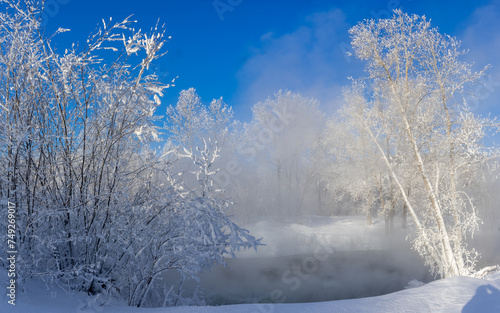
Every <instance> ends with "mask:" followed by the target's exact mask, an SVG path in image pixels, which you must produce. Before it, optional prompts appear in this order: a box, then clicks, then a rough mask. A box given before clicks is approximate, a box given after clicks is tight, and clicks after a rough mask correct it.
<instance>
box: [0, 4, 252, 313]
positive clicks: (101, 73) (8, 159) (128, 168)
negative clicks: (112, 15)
mask: <svg viewBox="0 0 500 313" xmlns="http://www.w3.org/2000/svg"><path fill="white" fill-rule="evenodd" d="M2 5H4V6H5V12H4V13H1V14H0V21H1V27H0V43H1V46H0V69H1V71H0V164H1V169H0V196H1V199H0V200H1V202H0V204H1V205H2V208H4V207H5V206H7V205H8V202H11V203H14V204H15V207H16V209H17V213H16V241H17V243H18V247H17V248H18V249H17V250H18V259H17V264H16V265H17V266H18V269H19V272H18V273H19V278H20V279H19V280H18V283H19V284H20V286H22V281H23V279H28V278H29V277H32V276H43V277H44V278H47V279H49V280H53V281H55V282H59V283H60V282H62V283H64V284H65V285H66V286H68V287H70V288H74V289H77V290H84V291H87V292H89V293H91V294H95V293H100V294H104V295H116V296H119V297H122V298H125V299H128V302H129V304H130V305H137V306H143V305H174V304H183V303H185V302H183V297H182V292H181V289H179V288H175V292H174V289H173V288H174V287H173V285H171V286H168V285H167V286H161V285H160V282H164V280H162V279H161V278H162V277H160V276H161V275H163V274H164V273H165V272H167V271H170V270H174V271H177V272H179V273H181V276H182V278H183V279H184V278H186V277H195V276H196V274H198V273H199V272H200V271H202V270H203V269H206V268H209V267H210V266H213V265H214V264H217V263H223V258H224V256H226V255H231V254H233V255H234V251H235V250H237V249H239V248H241V247H256V246H257V245H258V244H259V242H258V241H257V240H255V238H253V237H252V236H250V235H249V234H248V232H247V231H245V230H243V229H240V228H239V227H238V226H237V225H235V224H234V223H232V222H231V221H230V220H229V218H228V217H227V216H226V215H225V213H224V212H223V210H222V206H223V204H221V202H219V201H216V200H214V199H213V198H212V197H210V196H209V195H208V194H205V193H201V194H196V195H193V194H190V193H188V192H186V190H185V188H184V185H183V182H182V181H181V180H180V179H179V178H178V177H175V179H174V176H175V175H173V173H175V171H174V170H173V162H174V160H172V159H171V158H169V157H168V155H171V154H173V153H174V152H175V151H172V150H167V151H165V155H167V156H165V155H158V154H156V153H154V152H152V151H150V150H149V145H150V144H151V143H152V142H154V141H157V140H158V139H159V136H160V133H159V131H158V129H157V127H156V126H155V122H156V121H157V120H158V117H157V116H156V115H155V110H156V108H157V107H158V105H159V104H160V102H161V100H160V97H161V96H162V92H163V91H164V89H166V88H168V87H169V85H168V84H167V85H165V84H163V83H161V82H159V81H158V80H157V77H156V76H155V75H147V74H146V73H147V69H148V67H149V66H150V65H151V63H152V62H154V60H155V59H157V58H158V57H160V56H162V55H163V52H162V47H163V45H164V44H165V40H166V38H165V35H164V31H163V29H161V28H154V29H153V30H152V31H151V32H150V33H149V34H146V33H143V32H141V31H138V30H134V28H133V22H132V21H130V20H129V19H128V18H127V19H125V20H124V21H121V22H117V23H113V22H112V21H111V19H110V20H109V22H108V21H104V20H103V23H102V26H100V27H99V28H98V29H97V31H96V32H95V33H94V34H93V35H91V36H90V37H89V38H88V40H87V41H86V44H85V45H83V46H80V47H77V46H76V45H73V46H71V47H70V48H68V49H67V50H65V51H64V53H62V54H61V53H58V52H57V51H56V50H55V49H54V48H53V46H52V44H51V39H52V37H46V36H44V35H43V34H44V31H43V29H41V26H40V21H41V20H40V18H41V12H40V8H41V5H40V3H38V2H36V1H35V2H30V1H2ZM64 31H66V30H62V29H59V30H58V31H57V32H56V34H54V36H56V35H57V34H58V33H61V32H64ZM112 56H115V58H114V59H112ZM110 59H112V61H111V62H105V60H106V61H108V60H110ZM222 107H223V106H222V105H220V104H219V103H218V102H216V103H215V104H214V105H213V111H214V112H215V111H217V110H219V111H222V110H223V109H222ZM193 118H194V117H193ZM217 118H219V116H217ZM214 131H217V132H218V134H222V133H223V132H219V130H214ZM203 153H204V152H203V151H202V152H201V154H203ZM212 156H213V155H209V156H208V157H207V159H208V160H211V157H212ZM204 162H205V161H204V160H202V161H201V163H200V164H201V165H200V168H201V169H202V172H203V174H206V175H207V176H208V175H209V174H210V171H211V170H212V169H209V168H208V165H207V164H206V162H205V163H204ZM200 175H201V174H200ZM198 178H199V180H200V182H202V183H201V184H202V186H206V185H207V184H205V183H204V182H203V179H204V177H201V176H200V177H198ZM202 189H203V188H202ZM6 212H7V210H6V209H5V210H4V209H2V211H1V213H0V214H1V215H2V221H1V222H0V223H2V227H3V228H4V227H5V223H6V221H7V218H6V216H5V215H6ZM5 234H7V232H6V231H5V232H2V234H1V235H0V236H5ZM2 238H3V237H2ZM5 253H6V252H5V251H4V250H2V251H1V254H0V260H2V261H3V263H4V264H5ZM181 281H183V280H182V279H181ZM178 285H181V283H180V282H179V283H178ZM177 287H178V286H177Z"/></svg>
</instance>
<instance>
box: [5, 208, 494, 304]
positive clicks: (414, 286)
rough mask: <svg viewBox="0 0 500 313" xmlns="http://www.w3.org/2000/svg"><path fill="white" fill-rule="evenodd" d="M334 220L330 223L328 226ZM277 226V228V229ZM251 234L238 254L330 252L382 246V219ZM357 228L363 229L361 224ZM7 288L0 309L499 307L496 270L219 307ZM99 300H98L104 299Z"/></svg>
mask: <svg viewBox="0 0 500 313" xmlns="http://www.w3.org/2000/svg"><path fill="white" fill-rule="evenodd" d="M333 224H335V227H332V225H333ZM278 227H279V229H277V228H278ZM248 228H249V229H250V230H251V232H252V234H254V235H255V236H257V237H260V236H262V237H264V243H265V244H267V246H266V247H263V248H262V249H259V251H258V252H257V253H256V252H252V251H242V252H240V253H239V255H238V256H239V257H255V256H259V257H261V256H263V257H273V256H284V255H293V254H301V253H312V251H313V250H312V247H313V246H316V245H318V244H319V245H329V246H331V245H333V247H334V250H335V251H342V250H353V249H359V250H365V249H383V248H385V246H386V245H387V244H390V243H389V242H387V241H385V240H383V239H382V238H383V237H382V234H383V232H384V229H383V223H382V222H380V221H376V222H375V224H374V225H373V226H370V227H368V228H366V226H365V225H364V220H363V219H362V218H339V217H336V218H321V219H319V218H313V219H312V220H305V221H300V222H297V223H289V224H286V225H283V224H281V225H279V224H278V223H272V222H260V223H257V224H254V225H249V227H248ZM362 228H363V231H361V229H362ZM7 282H8V278H7V272H6V271H5V269H0V286H2V288H3V290H4V291H7V289H6V288H5V287H6V283H7ZM7 301H8V298H7V293H6V292H2V293H1V294H0V313H10V312H12V313H17V312H22V313H72V312H75V313H76V312H89V313H101V312H102V313H107V312H109V313H122V312H123V313H213V312H217V313H219V312H220V313H296V312H297V313H298V312H300V313H303V312H307V313H324V312H333V313H337V312H377V313H379V312H380V313H382V312H383V313H387V312H389V313H392V312H432V313H437V312H462V313H472V312H474V313H476V312H477V313H489V312H492V313H493V312H496V313H499V312H500V273H496V274H493V275H490V276H489V277H487V278H485V279H476V278H470V277H454V278H449V279H443V280H437V281H433V282H431V283H428V284H422V283H420V282H418V281H412V282H410V283H409V288H408V289H405V290H402V291H398V292H394V293H391V294H386V295H382V296H377V297H370V298H360V299H350V300H338V301H326V302H315V303H296V304H257V303H256V304H239V305H225V306H200V307H170V308H136V307H129V306H127V305H126V304H125V303H124V302H123V301H119V300H110V301H103V300H102V299H99V298H95V297H91V296H88V295H87V294H86V293H83V292H72V293H68V292H67V291H65V290H64V289H62V288H58V287H51V288H50V289H49V288H47V287H46V284H45V283H44V282H42V281H41V280H40V279H33V280H31V281H29V283H27V284H26V289H25V290H24V291H22V292H21V290H17V294H16V305H15V306H12V305H11V304H9V303H8V302H7ZM104 302H105V304H102V303H104Z"/></svg>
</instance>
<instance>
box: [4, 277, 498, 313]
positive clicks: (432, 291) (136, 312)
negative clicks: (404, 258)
mask: <svg viewBox="0 0 500 313" xmlns="http://www.w3.org/2000/svg"><path fill="white" fill-rule="evenodd" d="M1 276H2V277H3V278H5V276H6V275H5V271H2V275H1ZM1 298H2V301H1V303H0V312H13V313H17V312H23V313H70V312H106V313H108V312H109V313H122V312H123V313H215V312H217V313H295V312H300V313H302V312H307V313H324V312H432V313H438V312H462V313H476V312H477V313H488V312H492V313H493V312H500V273H497V274H494V275H492V276H490V277H488V278H487V279H475V278H469V277H454V278H450V279H444V280H439V281H434V282H431V283H429V284H427V285H424V286H421V287H417V288H411V289H406V290H403V291H399V292H395V293H392V294H388V295H384V296H379V297H372V298H363V299H353V300H341V301H330V302H317V303H304V304H243V305H228V306H219V307H176V308H158V309H138V308H133V307H127V306H125V305H123V304H120V303H113V302H112V303H110V304H106V305H104V306H99V305H98V302H99V301H93V302H91V304H90V305H88V306H85V305H84V302H86V301H88V300H89V299H90V298H88V296H86V295H85V294H83V293H77V294H67V293H65V292H64V291H62V290H56V291H48V290H46V289H45V288H44V287H43V284H41V283H40V282H34V283H33V284H30V286H29V287H28V289H27V293H23V294H19V295H18V298H17V304H16V306H15V307H13V306H11V305H9V304H8V303H7V298H6V296H3V297H1Z"/></svg>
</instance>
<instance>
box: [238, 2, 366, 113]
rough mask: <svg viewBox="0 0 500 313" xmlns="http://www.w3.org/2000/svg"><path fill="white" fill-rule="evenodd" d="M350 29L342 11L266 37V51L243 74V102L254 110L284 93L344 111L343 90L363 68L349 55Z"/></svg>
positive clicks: (320, 15)
mask: <svg viewBox="0 0 500 313" xmlns="http://www.w3.org/2000/svg"><path fill="white" fill-rule="evenodd" d="M349 27H350V26H349V25H348V24H347V23H346V21H345V16H344V13H343V12H342V11H341V10H339V9H334V10H331V11H327V12H320V13H315V14H313V15H311V16H309V17H307V18H306V20H305V23H304V25H303V26H301V27H299V28H297V29H296V30H294V31H293V32H290V33H287V34H283V35H279V36H277V35H276V34H274V33H272V32H269V33H266V34H264V35H262V36H261V46H260V47H257V48H256V49H255V51H254V55H253V56H252V57H251V58H249V59H248V60H247V61H246V62H245V64H244V65H243V67H242V68H241V69H240V71H239V72H238V74H237V77H238V80H239V84H240V87H239V90H238V92H237V94H238V96H237V97H238V98H239V101H238V102H239V103H242V104H244V105H252V104H254V103H256V102H258V101H261V100H263V99H265V98H267V97H268V96H270V95H272V94H273V93H274V92H276V91H278V90H279V89H289V90H292V91H294V92H300V93H302V94H303V95H305V96H308V97H314V98H317V99H319V100H320V101H321V103H322V104H323V108H324V109H325V110H333V109H334V108H335V107H338V98H339V95H340V90H341V86H343V85H345V84H346V83H347V76H350V75H353V74H352V71H351V70H352V69H353V68H357V67H359V64H356V62H353V58H352V57H351V58H349V57H347V56H346V55H345V47H348V46H349V44H348V43H349V35H348V32H347V31H348V29H349Z"/></svg>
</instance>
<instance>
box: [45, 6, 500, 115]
mask: <svg viewBox="0 0 500 313" xmlns="http://www.w3.org/2000/svg"><path fill="white" fill-rule="evenodd" d="M394 8H401V9H402V10H403V11H405V12H408V13H416V14H419V15H426V16H427V17H428V18H431V20H432V24H433V25H434V26H436V27H438V28H439V29H440V30H441V31H442V32H445V33H447V34H449V35H452V36H456V37H458V38H459V39H461V40H462V41H463V46H464V48H467V49H470V54H469V56H468V58H469V60H470V61H475V63H476V64H477V65H478V68H479V66H484V65H486V64H491V65H492V66H493V67H492V69H491V70H490V71H489V74H490V77H488V78H486V79H485V81H484V83H485V86H478V88H477V93H478V94H480V95H481V99H480V100H478V101H477V103H475V110H476V111H477V112H479V113H483V114H486V113H488V112H492V113H493V114H495V115H500V52H499V51H500V22H499V21H500V0H479V1H470V0H467V1H464V0H458V1H436V0H433V1H430V0H390V1H368V0H351V1H318V0H310V1H291V0H290V1H264V0H216V1H213V0H162V1H153V0H142V1H131V0H120V1H118V0H101V1H96V0H85V1H83V0H47V9H46V12H45V21H46V27H47V31H48V32H51V31H54V30H55V29H57V28H58V27H64V28H69V29H71V30H72V31H71V32H70V33H66V34H63V35H61V36H62V37H61V38H60V40H59V45H61V46H63V45H64V44H65V43H66V42H70V41H75V42H76V41H82V42H83V41H84V40H85V39H86V38H87V35H88V34H89V33H90V32H92V31H93V30H94V29H95V27H96V25H97V24H98V23H100V21H101V19H103V18H104V19H108V18H109V17H113V20H114V21H117V20H120V19H123V18H125V17H127V16H129V15H131V14H133V15H134V18H135V19H136V20H138V28H142V29H144V30H147V29H150V28H151V27H152V26H154V25H155V24H156V22H157V20H158V19H159V20H160V21H161V23H165V24H166V32H167V35H170V36H172V39H171V40H170V41H169V43H168V44H167V45H166V49H167V50H169V53H168V54H167V55H166V56H165V57H164V58H163V59H162V60H161V61H160V62H159V63H158V64H157V66H156V67H154V70H156V71H158V72H159V74H160V75H161V76H162V77H164V79H165V81H166V82H169V81H170V80H171V79H172V78H173V77H175V76H179V78H178V80H177V81H176V86H175V87H173V88H171V89H169V90H168V91H167V93H166V95H165V96H164V98H163V104H162V108H161V109H160V114H162V113H163V112H164V107H165V106H166V105H169V104H175V102H176V99H177V97H178V94H179V92H180V91H181V90H182V89H187V88H189V87H194V88H196V89H197V91H198V93H199V95H200V96H201V97H202V99H203V100H204V101H206V102H209V101H210V100H211V99H213V98H219V97H221V96H222V97H223V98H224V100H225V102H227V103H228V104H229V105H231V106H233V108H234V109H235V112H236V117H237V118H238V119H240V120H243V121H248V120H249V119H250V116H251V109H250V108H251V106H252V105H253V104H254V103H256V102H257V101H260V100H263V99H265V98H266V97H268V96H270V95H272V94H273V93H274V92H276V91H277V90H279V89H280V88H282V89H290V90H292V91H297V92H300V93H302V94H304V95H307V96H311V97H315V98H318V99H319V100H320V101H321V103H322V107H323V109H324V110H325V111H326V112H333V111H334V110H336V108H338V105H339V100H338V97H339V95H340V89H341V88H342V86H344V85H346V84H348V80H347V77H349V76H353V77H357V76H360V75H362V64H361V63H360V62H359V61H357V60H356V59H355V58H354V57H348V56H347V55H346V51H349V49H350V47H349V36H348V33H347V31H348V29H349V28H350V27H352V26H354V25H355V24H356V23H357V22H359V21H361V20H363V19H366V18H380V17H382V18H384V17H388V16H389V15H388V14H389V12H390V10H392V9H394Z"/></svg>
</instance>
